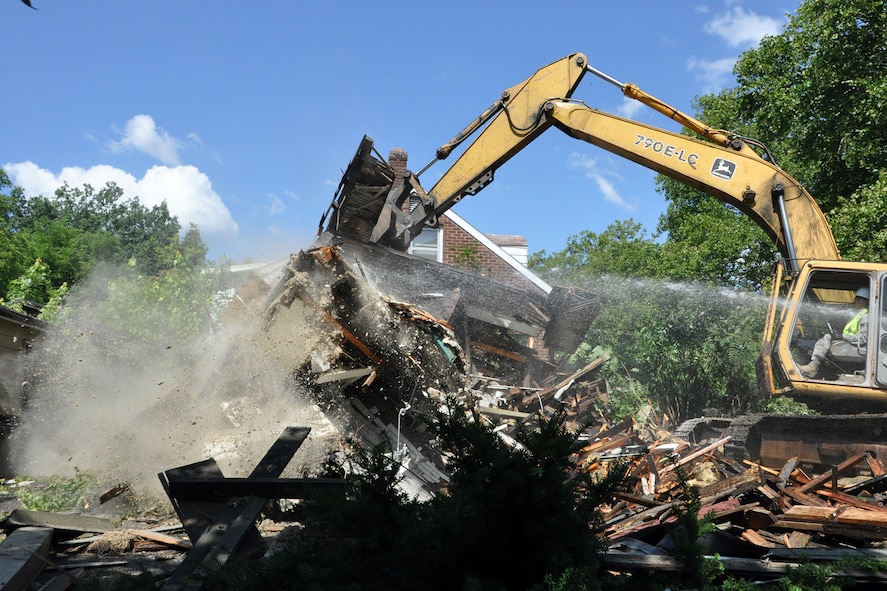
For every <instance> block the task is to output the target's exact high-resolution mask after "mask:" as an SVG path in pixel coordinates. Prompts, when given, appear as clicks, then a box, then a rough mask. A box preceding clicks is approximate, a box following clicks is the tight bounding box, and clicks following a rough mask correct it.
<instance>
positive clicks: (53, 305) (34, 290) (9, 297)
mask: <svg viewBox="0 0 887 591" xmlns="http://www.w3.org/2000/svg"><path fill="white" fill-rule="evenodd" d="M67 294H68V284H67V283H62V284H61V285H60V286H58V287H53V285H52V284H51V283H50V278H49V267H48V266H47V265H46V263H44V262H43V261H41V260H40V259H37V260H36V261H34V264H33V265H31V267H30V268H29V269H28V270H27V271H25V273H24V274H22V275H21V276H20V277H17V278H16V279H13V280H12V281H10V282H9V287H8V289H7V291H6V297H5V298H0V304H2V305H4V306H6V307H8V308H10V309H12V310H15V311H17V312H19V313H23V314H24V313H26V311H25V307H26V306H31V305H35V303H40V304H42V309H41V311H40V313H39V314H38V317H39V318H41V319H44V320H53V319H54V318H55V316H56V315H57V314H58V311H59V307H60V306H61V304H62V301H63V300H64V298H65V296H66V295H67Z"/></svg>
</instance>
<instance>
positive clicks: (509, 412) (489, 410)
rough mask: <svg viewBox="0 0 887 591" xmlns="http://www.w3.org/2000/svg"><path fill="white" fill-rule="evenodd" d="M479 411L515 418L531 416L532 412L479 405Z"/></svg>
mask: <svg viewBox="0 0 887 591" xmlns="http://www.w3.org/2000/svg"><path fill="white" fill-rule="evenodd" d="M476 408H477V412H479V413H481V414H488V415H498V416H502V417H509V418H513V419H525V418H527V417H529V416H530V414H531V413H528V412H518V411H516V410H508V409H506V408H499V407H497V406H478V407H476Z"/></svg>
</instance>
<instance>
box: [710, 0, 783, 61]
mask: <svg viewBox="0 0 887 591" xmlns="http://www.w3.org/2000/svg"><path fill="white" fill-rule="evenodd" d="M728 4H729V3H728ZM783 24H784V21H781V20H778V19H775V18H772V17H769V16H761V15H759V14H755V13H754V12H751V11H749V12H746V11H745V10H743V9H742V7H741V6H734V7H732V8H731V7H730V6H729V5H727V6H725V7H724V10H723V11H721V12H719V13H715V14H714V18H712V19H711V20H710V21H709V22H708V23H706V25H705V32H706V33H709V34H711V35H717V36H718V37H720V38H722V39H723V40H724V41H726V42H727V44H728V45H729V46H730V47H741V48H742V49H743V50H744V49H748V48H750V47H754V46H755V45H757V44H758V43H760V42H761V39H763V38H764V37H766V36H768V35H778V34H779V32H780V31H781V30H782V25H783Z"/></svg>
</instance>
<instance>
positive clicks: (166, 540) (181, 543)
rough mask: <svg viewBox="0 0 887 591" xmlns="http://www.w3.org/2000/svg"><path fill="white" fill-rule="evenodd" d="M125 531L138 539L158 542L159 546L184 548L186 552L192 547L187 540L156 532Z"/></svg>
mask: <svg viewBox="0 0 887 591" xmlns="http://www.w3.org/2000/svg"><path fill="white" fill-rule="evenodd" d="M126 531H127V532H128V533H131V534H132V535H134V536H139V537H140V538H145V539H146V540H152V541H154V542H160V543H161V544H165V545H167V546H175V547H177V548H184V549H186V550H190V549H191V547H192V546H193V544H192V543H191V542H189V541H188V540H183V539H181V538H177V537H175V536H168V535H166V534H162V533H159V532H156V531H151V530H147V529H128V530H126Z"/></svg>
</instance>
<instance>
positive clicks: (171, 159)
mask: <svg viewBox="0 0 887 591" xmlns="http://www.w3.org/2000/svg"><path fill="white" fill-rule="evenodd" d="M122 135H123V137H122V138H121V139H120V141H119V142H111V143H110V144H109V147H110V148H111V151H113V152H119V151H121V150H138V151H139V152H144V153H146V154H148V155H149V156H152V157H154V158H156V159H157V160H159V161H160V162H162V163H164V164H170V165H176V164H180V163H181V160H180V159H179V149H181V147H182V144H181V142H179V140H177V139H176V138H174V137H173V136H171V135H169V133H167V132H166V131H164V130H163V129H161V128H158V127H157V125H156V124H155V123H154V118H153V117H151V116H150V115H136V116H135V117H133V118H132V119H130V120H129V121H127V122H126V129H125V130H124V131H123V134H122Z"/></svg>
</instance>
